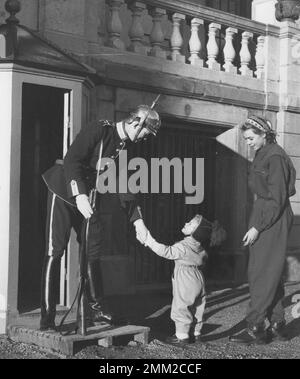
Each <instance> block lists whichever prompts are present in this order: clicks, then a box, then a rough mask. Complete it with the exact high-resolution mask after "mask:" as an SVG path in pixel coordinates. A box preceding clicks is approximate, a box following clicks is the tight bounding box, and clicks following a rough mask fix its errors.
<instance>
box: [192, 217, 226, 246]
mask: <svg viewBox="0 0 300 379" xmlns="http://www.w3.org/2000/svg"><path fill="white" fill-rule="evenodd" d="M194 219H195V220H196V221H197V222H198V226H197V228H196V229H195V230H194V232H193V233H192V237H193V238H194V239H195V240H197V241H198V242H201V243H205V244H208V243H209V246H210V247H214V246H220V245H221V244H222V242H224V241H225V239H226V231H225V230H224V228H223V227H222V226H221V224H220V223H219V221H217V220H216V221H214V222H210V221H208V220H207V219H206V218H204V217H203V216H201V215H198V214H197V215H196V216H195V217H194Z"/></svg>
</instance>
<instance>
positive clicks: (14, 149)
mask: <svg viewBox="0 0 300 379" xmlns="http://www.w3.org/2000/svg"><path fill="white" fill-rule="evenodd" d="M0 70H1V71H2V72H1V73H3V72H4V75H6V74H7V76H9V80H11V83H10V84H11V92H12V93H11V94H7V96H9V95H11V98H10V101H11V108H10V109H9V110H8V112H9V113H10V114H8V115H7V117H6V119H9V120H10V123H9V125H7V131H6V135H7V139H9V142H10V162H9V165H7V167H8V169H9V174H8V175H9V184H8V196H7V199H8V204H7V205H8V213H9V220H8V221H7V222H8V223H9V233H8V235H7V236H6V237H5V238H6V239H7V243H6V245H7V246H8V251H7V252H4V255H5V254H6V255H7V256H6V257H4V258H3V261H4V262H5V263H6V262H7V278H5V280H7V282H6V284H5V283H4V285H5V287H6V291H7V292H6V294H7V298H5V296H4V300H3V302H5V304H4V306H6V312H7V319H6V323H7V322H9V321H10V320H12V319H14V318H16V317H17V316H18V315H19V312H18V309H17V306H18V287H19V283H18V272H19V234H20V159H21V124H22V87H23V84H24V83H28V84H37V85H45V86H49V87H57V88H62V89H65V90H67V91H70V94H71V100H70V109H71V111H70V115H71V117H70V120H71V121H70V125H71V130H72V133H71V138H73V136H75V135H76V134H77V133H78V132H79V131H80V129H81V126H82V111H83V104H82V94H83V89H84V88H86V89H90V88H91V87H92V86H93V85H92V83H91V82H90V81H86V80H85V78H82V77H78V76H72V75H67V74H62V73H61V74H60V73H53V72H50V71H43V70H38V69H32V68H30V69H29V68H25V67H22V66H19V65H15V64H3V65H1V68H0ZM45 206H46V204H45ZM70 248H71V249H72V250H76V251H78V244H77V242H76V239H74V236H73V235H72V238H71V241H70ZM69 256H70V258H69V272H68V278H67V280H68V286H67V296H66V305H67V306H70V304H71V300H72V299H73V297H74V295H75V291H76V288H77V269H78V254H74V253H73V254H69ZM3 287H4V286H3Z"/></svg>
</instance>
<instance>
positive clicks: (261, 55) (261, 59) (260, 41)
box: [255, 36, 265, 79]
mask: <svg viewBox="0 0 300 379" xmlns="http://www.w3.org/2000/svg"><path fill="white" fill-rule="evenodd" d="M255 61H256V71H255V74H256V77H257V78H258V79H263V77H264V72H265V37H264V36H259V37H258V38H257V46H256V54H255Z"/></svg>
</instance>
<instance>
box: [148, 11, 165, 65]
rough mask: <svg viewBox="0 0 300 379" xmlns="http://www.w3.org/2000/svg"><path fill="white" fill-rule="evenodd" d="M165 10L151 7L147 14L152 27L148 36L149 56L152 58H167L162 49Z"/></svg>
mask: <svg viewBox="0 0 300 379" xmlns="http://www.w3.org/2000/svg"><path fill="white" fill-rule="evenodd" d="M166 13H167V12H166V10H165V9H162V8H156V7H151V8H150V10H149V14H150V16H151V17H152V22H153V27H152V31H151V34H150V42H151V46H152V48H151V50H150V54H149V55H151V56H153V57H160V58H165V59H166V58H167V53H166V51H165V50H164V49H163V48H162V46H163V42H164V33H163V30H162V25H161V23H162V20H163V18H164V16H165V15H166Z"/></svg>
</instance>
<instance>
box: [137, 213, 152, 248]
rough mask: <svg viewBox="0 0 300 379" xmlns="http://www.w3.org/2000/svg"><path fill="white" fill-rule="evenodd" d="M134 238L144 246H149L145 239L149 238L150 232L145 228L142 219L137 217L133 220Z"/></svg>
mask: <svg viewBox="0 0 300 379" xmlns="http://www.w3.org/2000/svg"><path fill="white" fill-rule="evenodd" d="M134 227H135V232H136V239H137V240H138V241H139V242H140V243H141V244H142V245H144V246H149V245H148V244H147V240H148V239H149V238H151V234H150V232H149V230H148V229H147V227H146V225H145V224H144V221H143V220H142V219H138V220H136V221H135V222H134Z"/></svg>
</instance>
